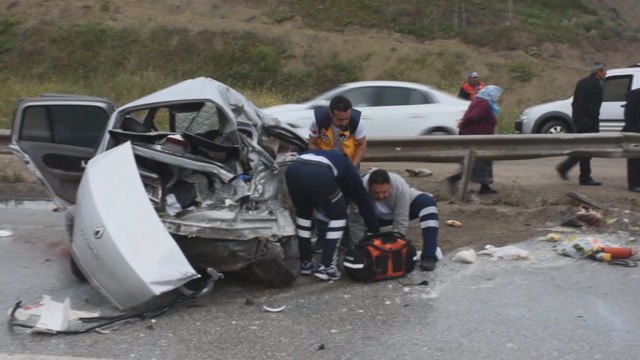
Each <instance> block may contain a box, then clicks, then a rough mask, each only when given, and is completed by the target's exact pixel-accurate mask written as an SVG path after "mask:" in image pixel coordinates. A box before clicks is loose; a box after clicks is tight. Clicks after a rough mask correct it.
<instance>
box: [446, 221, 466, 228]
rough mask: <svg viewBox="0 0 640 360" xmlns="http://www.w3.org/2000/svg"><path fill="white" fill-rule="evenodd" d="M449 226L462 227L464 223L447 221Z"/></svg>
mask: <svg viewBox="0 0 640 360" xmlns="http://www.w3.org/2000/svg"><path fill="white" fill-rule="evenodd" d="M447 225H449V226H453V227H461V226H462V223H461V222H459V221H457V220H447Z"/></svg>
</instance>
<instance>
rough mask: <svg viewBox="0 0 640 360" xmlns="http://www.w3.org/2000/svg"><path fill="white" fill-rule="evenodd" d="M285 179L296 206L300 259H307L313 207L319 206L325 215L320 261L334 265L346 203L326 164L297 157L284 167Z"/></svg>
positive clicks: (327, 264) (325, 264)
mask: <svg viewBox="0 0 640 360" xmlns="http://www.w3.org/2000/svg"><path fill="white" fill-rule="evenodd" d="M285 180H286V183H287V189H288V190H289V196H290V197H291V201H292V202H293V206H295V208H296V231H297V235H298V248H299V250H300V260H301V261H311V258H312V249H311V231H312V230H313V222H312V220H313V210H314V209H317V208H321V209H322V211H323V212H324V214H326V216H327V217H328V218H329V220H330V221H329V223H328V226H327V230H326V235H325V241H324V248H323V250H322V260H321V264H322V265H324V266H325V267H331V266H337V262H338V243H339V242H340V239H342V236H343V235H344V230H345V227H346V226H347V204H346V201H345V198H344V195H343V194H342V191H341V190H340V187H339V186H338V183H337V181H336V180H335V176H334V174H333V170H332V168H331V166H329V164H324V163H321V162H318V161H311V160H306V159H297V160H295V161H293V162H292V163H291V164H289V166H288V167H287V170H286V172H285Z"/></svg>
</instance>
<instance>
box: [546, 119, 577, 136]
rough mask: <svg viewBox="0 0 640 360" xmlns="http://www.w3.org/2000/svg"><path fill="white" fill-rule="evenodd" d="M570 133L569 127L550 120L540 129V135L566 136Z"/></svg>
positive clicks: (563, 123) (558, 121) (560, 122)
mask: <svg viewBox="0 0 640 360" xmlns="http://www.w3.org/2000/svg"><path fill="white" fill-rule="evenodd" d="M570 132H571V129H570V128H569V126H568V125H567V124H566V123H565V122H563V121H561V120H551V121H549V122H548V123H546V124H544V126H543V127H542V129H540V133H541V134H566V133H570Z"/></svg>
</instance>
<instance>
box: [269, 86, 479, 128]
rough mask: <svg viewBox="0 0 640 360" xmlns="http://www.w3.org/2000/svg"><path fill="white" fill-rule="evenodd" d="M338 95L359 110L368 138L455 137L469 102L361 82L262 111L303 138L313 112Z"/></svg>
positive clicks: (424, 88) (436, 92)
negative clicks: (303, 100) (300, 101)
mask: <svg viewBox="0 0 640 360" xmlns="http://www.w3.org/2000/svg"><path fill="white" fill-rule="evenodd" d="M337 95H343V96H346V97H347V98H348V99H349V100H351V103H352V104H353V107H354V108H355V109H358V110H360V111H362V120H363V121H364V122H365V123H364V124H365V125H366V129H367V137H368V138H372V137H388V136H419V135H446V134H450V135H454V134H457V128H456V122H457V121H458V120H459V119H461V118H462V116H463V115H464V112H465V111H466V110H467V107H468V106H469V101H467V100H462V99H459V98H457V97H455V96H452V95H450V94H447V93H445V92H442V91H439V90H436V89H434V88H432V87H429V86H426V85H422V84H416V83H410V82H401V81H360V82H354V83H348V84H343V85H340V86H338V87H336V88H334V89H332V90H329V91H327V92H324V93H322V94H320V95H318V96H316V97H314V98H312V99H311V100H309V101H306V102H303V103H300V104H286V105H277V106H272V107H269V108H266V109H263V110H264V112H266V113H267V114H269V115H271V116H275V117H277V118H278V119H279V120H280V121H282V122H283V123H286V124H288V125H290V126H291V127H293V128H294V129H295V130H296V131H297V132H298V133H299V134H300V135H302V136H304V137H305V138H306V137H308V136H309V131H308V129H309V125H310V124H311V122H312V121H313V109H315V108H317V107H319V106H328V105H329V101H331V99H332V98H333V97H335V96H337Z"/></svg>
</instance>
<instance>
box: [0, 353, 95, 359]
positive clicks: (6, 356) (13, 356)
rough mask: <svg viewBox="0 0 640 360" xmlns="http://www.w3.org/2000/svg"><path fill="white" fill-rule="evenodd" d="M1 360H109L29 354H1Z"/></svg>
mask: <svg viewBox="0 0 640 360" xmlns="http://www.w3.org/2000/svg"><path fill="white" fill-rule="evenodd" d="M0 360H108V359H98V358H83V357H68V356H48V355H27V354H0Z"/></svg>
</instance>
